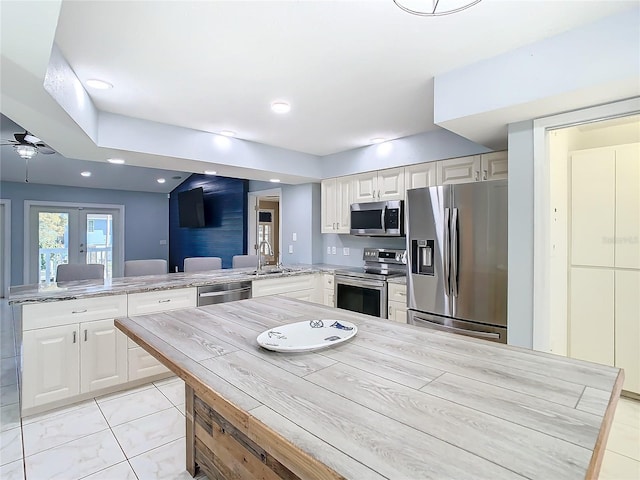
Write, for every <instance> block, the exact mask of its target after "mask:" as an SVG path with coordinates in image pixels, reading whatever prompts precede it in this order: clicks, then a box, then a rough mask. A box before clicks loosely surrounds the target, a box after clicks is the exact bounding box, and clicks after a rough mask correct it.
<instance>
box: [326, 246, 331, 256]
mask: <svg viewBox="0 0 640 480" xmlns="http://www.w3.org/2000/svg"><path fill="white" fill-rule="evenodd" d="M327 255H331V247H327Z"/></svg>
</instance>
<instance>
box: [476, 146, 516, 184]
mask: <svg viewBox="0 0 640 480" xmlns="http://www.w3.org/2000/svg"><path fill="white" fill-rule="evenodd" d="M480 170H481V175H480V177H481V178H482V180H506V179H507V176H508V174H509V154H508V152H507V151H506V150H504V151H501V152H491V153H483V154H482V155H480Z"/></svg>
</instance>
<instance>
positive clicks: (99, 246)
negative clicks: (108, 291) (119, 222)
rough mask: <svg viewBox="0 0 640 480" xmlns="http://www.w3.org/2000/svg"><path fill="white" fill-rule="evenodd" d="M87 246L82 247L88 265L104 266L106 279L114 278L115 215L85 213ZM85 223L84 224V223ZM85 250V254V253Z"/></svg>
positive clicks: (81, 250)
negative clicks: (98, 264)
mask: <svg viewBox="0 0 640 480" xmlns="http://www.w3.org/2000/svg"><path fill="white" fill-rule="evenodd" d="M85 215H86V229H85V230H86V238H85V245H86V249H85V248H83V245H80V252H81V253H84V254H85V255H84V260H85V262H86V263H100V264H102V265H104V274H105V278H112V277H113V215H111V214H105V213H85ZM83 223H84V222H83ZM83 250H84V252H83Z"/></svg>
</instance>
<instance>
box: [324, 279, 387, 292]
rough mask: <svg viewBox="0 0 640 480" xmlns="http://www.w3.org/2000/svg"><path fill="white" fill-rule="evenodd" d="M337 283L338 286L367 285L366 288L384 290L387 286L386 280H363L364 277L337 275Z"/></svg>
mask: <svg viewBox="0 0 640 480" xmlns="http://www.w3.org/2000/svg"><path fill="white" fill-rule="evenodd" d="M335 280H336V281H335V285H336V288H337V287H338V285H350V286H352V287H365V288H375V289H377V290H382V289H384V287H385V283H386V282H385V281H384V280H382V281H380V280H362V279H359V278H358V279H354V278H350V277H338V276H336V277H335Z"/></svg>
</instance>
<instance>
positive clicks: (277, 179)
mask: <svg viewBox="0 0 640 480" xmlns="http://www.w3.org/2000/svg"><path fill="white" fill-rule="evenodd" d="M269 181H270V182H273V183H278V182H280V179H279V178H271V179H270V180H269Z"/></svg>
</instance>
